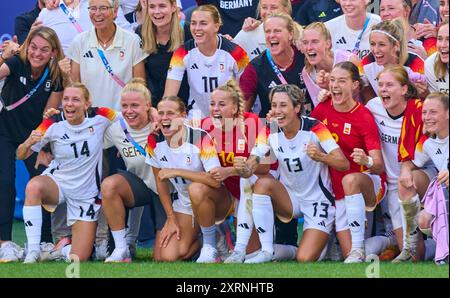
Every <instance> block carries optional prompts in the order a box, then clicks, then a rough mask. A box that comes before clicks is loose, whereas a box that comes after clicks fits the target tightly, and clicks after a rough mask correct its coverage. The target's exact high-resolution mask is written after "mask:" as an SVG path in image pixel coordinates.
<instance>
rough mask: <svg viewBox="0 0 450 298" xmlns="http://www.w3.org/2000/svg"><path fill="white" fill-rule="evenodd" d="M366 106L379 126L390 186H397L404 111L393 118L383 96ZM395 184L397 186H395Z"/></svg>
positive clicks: (372, 100)
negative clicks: (382, 98) (399, 145)
mask: <svg viewBox="0 0 450 298" xmlns="http://www.w3.org/2000/svg"><path fill="white" fill-rule="evenodd" d="M366 108H368V109H369V111H370V112H371V113H372V115H373V116H374V118H375V122H376V123H377V126H378V132H379V134H380V140H381V153H382V155H383V160H384V166H385V169H386V174H387V176H388V179H387V180H388V187H389V188H391V186H392V187H393V188H397V180H398V177H399V176H400V163H399V162H398V159H397V156H398V142H399V140H400V133H401V130H402V123H403V113H402V114H401V115H400V116H398V117H397V118H392V117H391V116H390V115H389V114H388V113H387V111H386V109H385V108H384V107H383V103H382V102H381V98H379V97H375V98H373V99H371V100H370V101H369V102H368V103H367V104H366ZM394 186H395V187H394Z"/></svg>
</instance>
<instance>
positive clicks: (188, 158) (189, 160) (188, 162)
mask: <svg viewBox="0 0 450 298" xmlns="http://www.w3.org/2000/svg"><path fill="white" fill-rule="evenodd" d="M186 164H187V165H190V164H192V159H191V156H190V155H187V156H186Z"/></svg>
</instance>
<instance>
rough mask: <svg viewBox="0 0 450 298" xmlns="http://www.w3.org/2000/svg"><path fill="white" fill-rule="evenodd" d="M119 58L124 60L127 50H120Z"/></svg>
mask: <svg viewBox="0 0 450 298" xmlns="http://www.w3.org/2000/svg"><path fill="white" fill-rule="evenodd" d="M119 58H120V60H123V59H124V58H125V51H124V50H120V51H119Z"/></svg>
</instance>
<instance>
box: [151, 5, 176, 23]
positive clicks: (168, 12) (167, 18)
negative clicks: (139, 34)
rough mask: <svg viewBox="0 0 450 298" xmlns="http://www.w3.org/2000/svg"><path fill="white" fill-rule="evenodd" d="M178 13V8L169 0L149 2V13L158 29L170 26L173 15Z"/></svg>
mask: <svg viewBox="0 0 450 298" xmlns="http://www.w3.org/2000/svg"><path fill="white" fill-rule="evenodd" d="M176 11H177V7H176V5H175V2H174V4H172V3H171V2H170V1H169V0H148V4H147V12H148V14H149V16H150V18H151V20H152V23H153V24H154V25H155V26H156V27H164V26H168V25H170V22H171V21H172V15H173V14H174V13H175V12H176Z"/></svg>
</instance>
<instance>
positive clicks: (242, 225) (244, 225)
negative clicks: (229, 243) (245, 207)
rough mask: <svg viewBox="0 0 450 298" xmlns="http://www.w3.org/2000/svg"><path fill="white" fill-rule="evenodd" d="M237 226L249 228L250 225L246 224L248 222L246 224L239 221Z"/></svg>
mask: <svg viewBox="0 0 450 298" xmlns="http://www.w3.org/2000/svg"><path fill="white" fill-rule="evenodd" d="M239 226H240V227H241V228H244V229H246V230H249V229H250V227H249V226H248V224H246V223H245V222H244V223H241V224H239Z"/></svg>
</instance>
